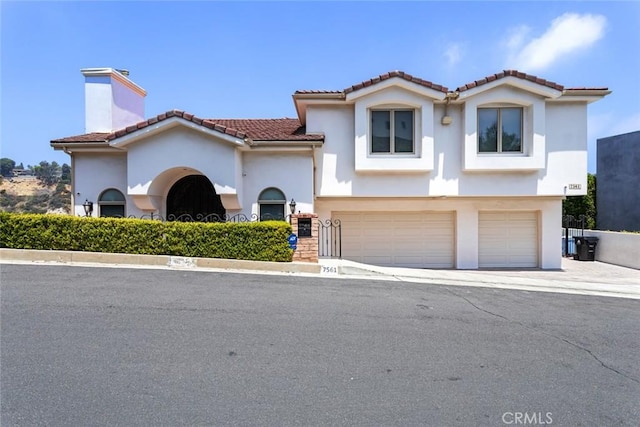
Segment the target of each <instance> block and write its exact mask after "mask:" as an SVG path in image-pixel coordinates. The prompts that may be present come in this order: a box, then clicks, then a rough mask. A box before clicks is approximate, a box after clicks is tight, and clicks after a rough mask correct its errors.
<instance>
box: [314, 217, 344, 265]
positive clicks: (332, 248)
mask: <svg viewBox="0 0 640 427" xmlns="http://www.w3.org/2000/svg"><path fill="white" fill-rule="evenodd" d="M318 257H328V258H342V224H341V223H340V220H339V219H334V220H331V219H327V220H324V221H321V220H318Z"/></svg>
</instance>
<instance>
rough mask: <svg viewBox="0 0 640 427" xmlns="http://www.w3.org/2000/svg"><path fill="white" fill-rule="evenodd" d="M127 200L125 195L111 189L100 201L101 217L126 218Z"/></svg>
mask: <svg viewBox="0 0 640 427" xmlns="http://www.w3.org/2000/svg"><path fill="white" fill-rule="evenodd" d="M125 204H126V202H125V198H124V194H122V193H121V192H120V191H118V190H116V189H115V188H111V189H109V190H105V191H104V192H103V193H102V194H101V195H100V199H99V200H98V206H99V207H100V211H99V213H100V216H102V217H106V216H111V217H119V218H123V217H124V206H125Z"/></svg>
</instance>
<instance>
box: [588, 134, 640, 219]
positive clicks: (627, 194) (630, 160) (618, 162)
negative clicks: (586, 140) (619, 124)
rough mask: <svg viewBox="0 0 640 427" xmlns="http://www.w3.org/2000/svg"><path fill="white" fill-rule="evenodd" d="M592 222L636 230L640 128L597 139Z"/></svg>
mask: <svg viewBox="0 0 640 427" xmlns="http://www.w3.org/2000/svg"><path fill="white" fill-rule="evenodd" d="M597 162H598V163H597V167H598V169H597V175H596V177H597V180H596V184H597V185H596V196H597V198H596V203H597V206H596V208H597V212H598V213H597V219H596V226H597V227H598V229H600V230H612V231H621V230H626V231H640V131H637V132H631V133H626V134H623V135H616V136H611V137H608V138H600V139H598V152H597Z"/></svg>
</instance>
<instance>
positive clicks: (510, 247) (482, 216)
mask: <svg viewBox="0 0 640 427" xmlns="http://www.w3.org/2000/svg"><path fill="white" fill-rule="evenodd" d="M478 229H479V236H478V266H479V267H507V268H509V267H538V265H539V264H538V213H537V212H520V211H518V212H480V213H479V226H478Z"/></svg>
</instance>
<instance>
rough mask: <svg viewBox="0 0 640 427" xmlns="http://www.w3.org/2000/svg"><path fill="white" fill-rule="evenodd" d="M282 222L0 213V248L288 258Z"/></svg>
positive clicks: (290, 253) (287, 231)
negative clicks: (172, 220) (177, 220)
mask: <svg viewBox="0 0 640 427" xmlns="http://www.w3.org/2000/svg"><path fill="white" fill-rule="evenodd" d="M290 233H291V226H290V225H289V224H288V223H286V222H283V221H263V222H247V223H201V222H160V221H154V220H143V219H130V218H127V219H124V218H80V217H74V216H68V215H39V214H15V213H7V212H0V247H4V248H14V249H42V250H68V251H88V252H113V253H131V254H149V255H176V256H189V257H204V258H226V259H246V260H255V261H278V262H289V261H291V258H292V256H293V251H292V250H291V249H290V248H289V244H288V242H287V237H288V236H289V234H290Z"/></svg>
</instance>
